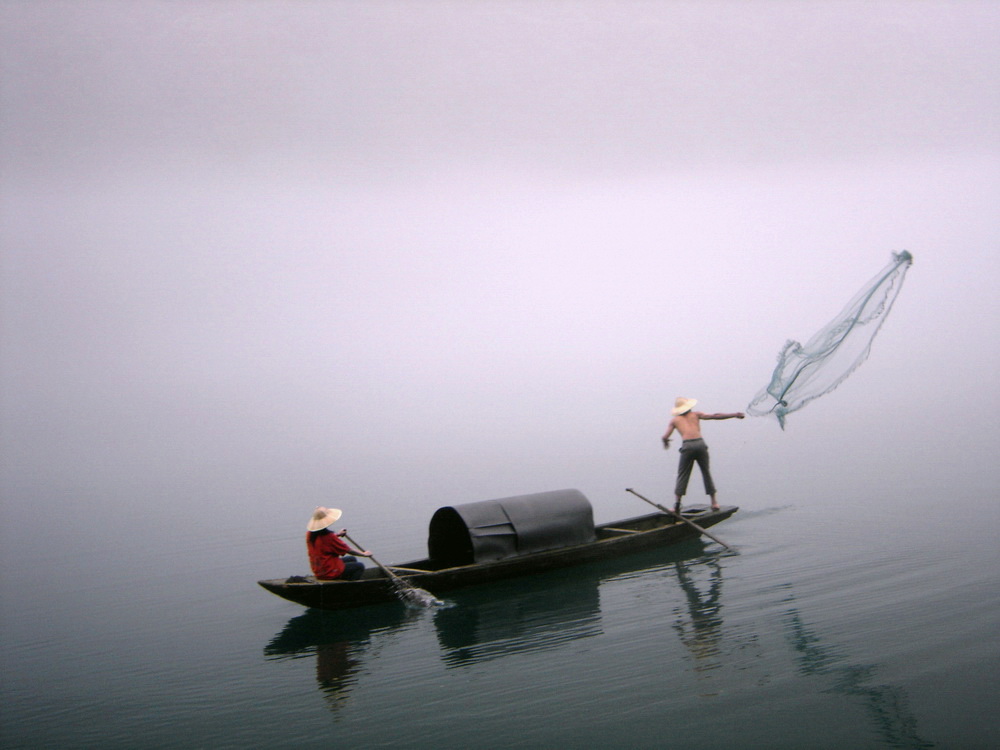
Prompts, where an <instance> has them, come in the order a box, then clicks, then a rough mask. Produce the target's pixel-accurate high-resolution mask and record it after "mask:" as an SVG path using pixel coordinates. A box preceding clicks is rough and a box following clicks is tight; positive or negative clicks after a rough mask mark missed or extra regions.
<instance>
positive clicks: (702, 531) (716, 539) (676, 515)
mask: <svg viewBox="0 0 1000 750" xmlns="http://www.w3.org/2000/svg"><path fill="white" fill-rule="evenodd" d="M625 491H626V492H631V493H632V494H633V495H635V496H636V497H637V498H639V499H640V500H645V501H646V502H647V503H649V504H650V505H652V506H653V507H654V508H659V509H660V510H661V511H663V512H664V513H666V514H667V515H668V516H673V517H674V518H678V519H680V520H681V521H683V522H684V523H686V524H687V525H688V526H693V527H694V528H695V529H696V530H697V531H698V533H699V534H704V535H705V536H707V537H708V538H709V539H711V540H712V541H713V542H718V543H719V544H721V545H722V546H723V547H725V548H726V549H728V550H732V547H730V546H729V545H728V544H726V543H725V542H724V541H722V540H721V539H719V537H717V536H712V535H711V534H709V533H708V532H707V531H706V530H705V529H703V528H702V527H701V526H699V525H698V524H696V523H695V522H694V521H691V520H689V519H687V518H685V517H684V516H683V514H681V513H674V511H672V510H669V509H667V508H664V507H663V506H662V505H660V504H659V503H654V502H653V501H652V500H650V499H649V498H648V497H643V496H642V495H640V494H639V493H638V492H636V491H635V490H633V489H631V488H626V490H625Z"/></svg>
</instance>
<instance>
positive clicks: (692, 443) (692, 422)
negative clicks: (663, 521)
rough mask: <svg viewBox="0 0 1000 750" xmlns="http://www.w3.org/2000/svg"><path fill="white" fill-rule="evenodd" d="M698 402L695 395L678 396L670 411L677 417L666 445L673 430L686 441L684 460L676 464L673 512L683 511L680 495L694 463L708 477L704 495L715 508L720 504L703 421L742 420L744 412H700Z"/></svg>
mask: <svg viewBox="0 0 1000 750" xmlns="http://www.w3.org/2000/svg"><path fill="white" fill-rule="evenodd" d="M697 403H698V401H697V400H696V399H693V398H683V397H681V396H678V398H677V400H676V401H675V402H674V408H673V410H672V411H671V414H673V415H674V418H673V419H671V420H670V426H669V427H668V428H667V431H666V433H665V434H664V435H663V447H664V448H669V447H670V436H671V435H672V434H673V432H674V430H677V431H678V432H679V433H680V434H681V438H683V440H684V443H683V444H682V445H681V460H680V463H679V464H678V465H677V486H676V487H675V488H674V493H675V494H676V495H677V504H676V505H675V506H674V512H675V513H680V512H681V498H682V497H684V494H685V493H686V492H687V486H688V480H689V479H690V478H691V468H692V466H693V465H694V462H695V461H697V462H698V468H700V469H701V478H702V479H704V480H705V494H706V495H708V496H709V497H711V498H712V510H718V509H719V503H718V501H717V500H716V499H715V482H713V481H712V473H711V472H710V471H709V469H708V446H707V445H706V444H705V441H704V440H702V438H701V420H703V419H743V416H744V414H743V412H741V411H740V412H736V413H734V414H705V413H704V412H700V411H692V409H694V405H695V404H697Z"/></svg>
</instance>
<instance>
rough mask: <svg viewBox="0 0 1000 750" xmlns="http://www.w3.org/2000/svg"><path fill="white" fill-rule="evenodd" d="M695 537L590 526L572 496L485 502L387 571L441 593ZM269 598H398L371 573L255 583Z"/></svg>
mask: <svg viewBox="0 0 1000 750" xmlns="http://www.w3.org/2000/svg"><path fill="white" fill-rule="evenodd" d="M736 511H737V508H736V507H733V506H728V507H724V508H722V509H720V510H715V511H713V510H710V509H708V508H704V507H702V508H697V507H692V508H690V509H688V510H686V511H685V513H684V515H685V517H687V518H689V519H693V520H695V521H697V523H698V524H699V525H700V526H702V527H708V526H714V525H715V524H717V523H719V522H721V521H724V520H726V519H727V518H729V517H730V516H731V515H733V513H735V512H736ZM693 536H697V531H696V530H695V529H694V528H692V526H691V525H689V524H686V523H681V522H679V521H677V520H676V519H674V518H673V517H672V516H668V515H666V514H663V513H653V514H650V515H645V516H637V517H634V518H628V519H624V520H621V521H615V522H614V523H607V524H601V525H598V526H595V525H594V522H593V511H592V509H591V506H590V502H589V501H588V500H587V498H586V497H584V496H583V494H581V493H580V492H578V491H577V490H560V491H556V492H545V493H540V494H536V495H525V496H521V497H513V498H504V499H502V500H488V501H485V502H480V503H469V504H466V505H456V506H449V507H444V508H440V509H438V511H437V512H436V513H435V514H434V516H433V517H432V518H431V523H430V533H429V538H428V550H429V555H428V557H427V558H426V559H423V560H415V561H413V562H408V563H403V564H401V565H396V566H390V568H392V569H393V570H394V573H395V574H396V575H398V576H399V577H401V578H403V579H405V580H406V581H407V582H408V583H409V584H411V585H413V586H417V587H419V588H422V589H426V590H427V591H430V592H431V593H433V594H442V593H446V592H449V591H453V590H456V589H460V588H464V587H467V586H474V585H478V584H482V583H489V582H493V581H500V580H503V579H506V578H513V577H516V576H524V575H529V574H533V573H538V572H540V571H543V570H551V569H554V568H562V567H566V566H570V565H578V564H581V563H585V562H592V561H598V560H601V561H603V560H610V559H614V558H617V557H620V556H622V555H626V554H630V553H633V552H638V551H641V550H646V549H652V548H658V547H663V546H666V545H670V544H675V543H677V542H679V541H682V540H684V539H690V538H691V537H693ZM259 583H260V585H261V586H263V587H264V588H265V589H267V590H268V591H270V592H271V593H273V594H277V595H278V596H280V597H282V598H284V599H288V600H289V601H293V602H296V603H298V604H302V605H305V606H307V607H315V608H318V609H343V608H347V607H357V606H362V605H366V604H375V603H379V602H386V601H392V600H393V599H395V593H394V589H393V585H392V583H393V581H392V580H391V579H390V577H389V576H387V575H386V574H385V572H384V571H382V570H380V569H375V568H369V569H367V570H366V571H365V574H364V576H363V577H362V578H361V579H359V580H357V581H339V580H336V581H317V580H316V579H315V578H306V577H298V576H295V577H292V578H289V579H274V580H267V581H259Z"/></svg>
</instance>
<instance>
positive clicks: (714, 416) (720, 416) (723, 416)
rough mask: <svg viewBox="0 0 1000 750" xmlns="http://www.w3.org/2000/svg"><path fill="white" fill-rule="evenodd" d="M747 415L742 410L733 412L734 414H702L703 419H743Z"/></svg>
mask: <svg viewBox="0 0 1000 750" xmlns="http://www.w3.org/2000/svg"><path fill="white" fill-rule="evenodd" d="M745 416H746V415H745V414H744V413H743V412H741V411H737V412H733V413H732V414H702V415H701V418H702V419H743V417H745Z"/></svg>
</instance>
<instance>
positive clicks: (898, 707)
mask: <svg viewBox="0 0 1000 750" xmlns="http://www.w3.org/2000/svg"><path fill="white" fill-rule="evenodd" d="M786 587H787V588H790V586H786ZM794 601H795V595H794V594H793V593H789V594H788V596H787V597H786V598H785V599H784V600H783V602H784V603H792V602H794ZM782 619H783V624H784V628H785V637H786V638H787V640H788V642H789V643H790V644H791V646H792V648H793V649H794V651H795V655H796V666H797V668H798V672H799V674H800V675H802V676H805V677H819V678H826V679H828V680H829V681H830V688H829V691H830V692H833V693H839V694H841V695H846V696H850V697H852V698H857V699H860V701H861V703H862V705H863V707H864V710H865V713H866V714H867V715H868V719H869V721H870V722H871V725H872V727H873V729H874V731H875V734H876V735H877V737H878V739H879V742H880V744H881V745H883V746H885V747H898V748H910V749H912V750H917V749H918V748H920V749H922V748H934V747H937V745H936V744H934V743H933V742H929V741H927V740H926V739H924V738H922V737H920V736H919V734H918V733H917V717H916V715H915V714H914V713H913V712H912V711H911V710H910V707H909V699H908V696H907V694H906V691H905V690H903V689H902V688H901V687H898V686H895V685H886V684H882V685H880V684H872V683H873V682H874V681H875V679H876V677H877V675H878V672H879V669H880V665H878V664H851V663H849V662H848V657H847V655H846V654H845V653H844V650H843V649H842V648H840V647H838V646H835V645H831V644H824V643H823V642H822V639H821V638H820V636H819V635H818V634H817V632H816V630H815V629H814V628H812V627H810V626H809V625H808V624H806V622H805V620H804V619H803V618H802V615H801V613H800V612H799V610H798V608H797V607H795V606H789V607H788V608H787V609H786V610H785V612H784V614H783V617H782Z"/></svg>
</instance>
